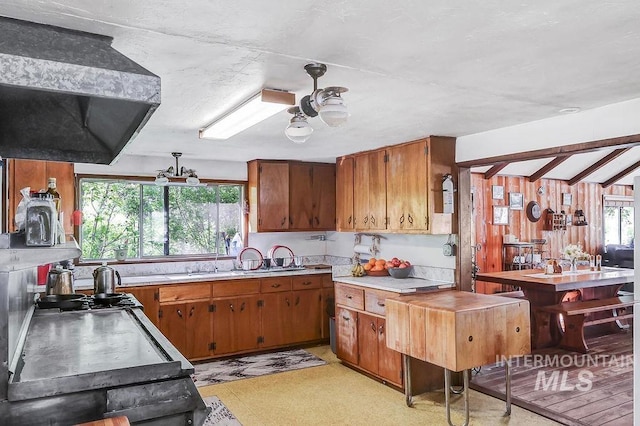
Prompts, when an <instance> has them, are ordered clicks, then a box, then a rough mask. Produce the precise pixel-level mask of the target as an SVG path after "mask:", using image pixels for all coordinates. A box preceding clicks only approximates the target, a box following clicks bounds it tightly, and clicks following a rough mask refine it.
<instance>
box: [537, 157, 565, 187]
mask: <svg viewBox="0 0 640 426" xmlns="http://www.w3.org/2000/svg"><path fill="white" fill-rule="evenodd" d="M569 157H571V156H570V155H559V156H557V157H556V158H554V159H553V160H551V161H549V162H548V163H547V164H545V165H544V166H542V167H541V168H539V169H538V170H536V171H535V172H534V173H533V174H531V176H529V182H535V181H537V180H538V179H540V178H541V177H542V176H544V175H546V174H547V173H549V172H550V171H551V170H553V169H555V168H556V167H558V166H559V165H560V164H561V163H562V162H563V161H565V160H566V159H568V158H569Z"/></svg>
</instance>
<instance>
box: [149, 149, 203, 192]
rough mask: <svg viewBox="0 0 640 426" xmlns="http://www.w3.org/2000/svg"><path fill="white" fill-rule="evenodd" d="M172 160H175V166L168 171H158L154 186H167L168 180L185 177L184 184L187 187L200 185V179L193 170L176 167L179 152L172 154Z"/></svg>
mask: <svg viewBox="0 0 640 426" xmlns="http://www.w3.org/2000/svg"><path fill="white" fill-rule="evenodd" d="M171 155H173V158H175V159H176V166H175V168H174V167H173V166H171V167H169V168H168V169H160V170H158V176H157V177H156V180H155V184H156V185H159V186H166V185H168V184H169V178H172V177H185V178H186V179H185V183H186V184H187V185H189V186H198V185H200V179H198V175H196V171H195V170H194V169H187V168H186V167H185V166H182V167H180V166H179V165H178V159H179V158H180V157H181V156H182V153H181V152H172V153H171Z"/></svg>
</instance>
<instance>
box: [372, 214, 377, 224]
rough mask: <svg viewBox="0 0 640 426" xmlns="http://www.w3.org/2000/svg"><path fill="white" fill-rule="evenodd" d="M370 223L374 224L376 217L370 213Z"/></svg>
mask: <svg viewBox="0 0 640 426" xmlns="http://www.w3.org/2000/svg"><path fill="white" fill-rule="evenodd" d="M371 224H372V225H375V224H376V218H375V217H373V215H371Z"/></svg>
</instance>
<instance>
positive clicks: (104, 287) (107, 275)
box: [93, 262, 122, 294]
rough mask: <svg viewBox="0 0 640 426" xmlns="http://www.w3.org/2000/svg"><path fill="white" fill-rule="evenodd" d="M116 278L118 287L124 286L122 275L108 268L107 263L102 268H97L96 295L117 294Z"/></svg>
mask: <svg viewBox="0 0 640 426" xmlns="http://www.w3.org/2000/svg"><path fill="white" fill-rule="evenodd" d="M116 277H118V282H117V285H122V280H121V279H120V273H119V272H118V271H116V270H115V269H113V268H111V267H109V266H107V262H103V263H102V266H99V267H97V268H96V269H94V271H93V292H94V293H95V294H100V293H107V294H111V293H115V292H116Z"/></svg>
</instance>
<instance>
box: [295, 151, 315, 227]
mask: <svg viewBox="0 0 640 426" xmlns="http://www.w3.org/2000/svg"><path fill="white" fill-rule="evenodd" d="M312 193H313V166H312V165H311V164H310V163H290V164H289V217H290V221H289V225H290V228H291V229H311V228H312V227H313V197H312Z"/></svg>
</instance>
